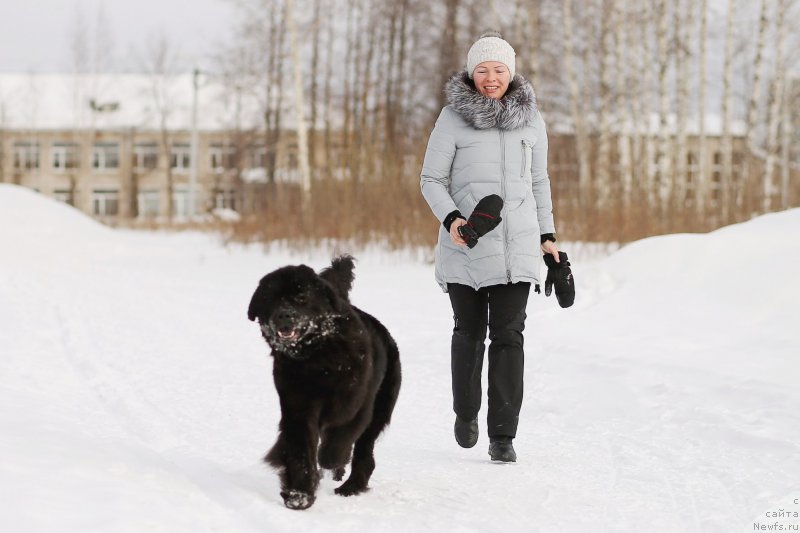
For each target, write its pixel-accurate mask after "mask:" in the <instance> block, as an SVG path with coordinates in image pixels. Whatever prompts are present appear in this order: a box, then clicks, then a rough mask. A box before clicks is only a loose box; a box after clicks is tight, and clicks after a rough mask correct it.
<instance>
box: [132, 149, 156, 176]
mask: <svg viewBox="0 0 800 533" xmlns="http://www.w3.org/2000/svg"><path fill="white" fill-rule="evenodd" d="M133 168H134V170H136V171H137V172H146V171H148V170H155V169H156V168H158V145H157V144H156V143H138V144H135V145H134V146H133Z"/></svg>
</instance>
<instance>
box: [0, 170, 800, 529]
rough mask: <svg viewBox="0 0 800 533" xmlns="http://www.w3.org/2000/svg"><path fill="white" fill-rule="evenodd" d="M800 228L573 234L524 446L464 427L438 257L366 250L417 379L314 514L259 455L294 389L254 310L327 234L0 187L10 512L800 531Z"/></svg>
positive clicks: (126, 518) (1, 411) (539, 299)
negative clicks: (275, 277)
mask: <svg viewBox="0 0 800 533" xmlns="http://www.w3.org/2000/svg"><path fill="white" fill-rule="evenodd" d="M798 230H800V210H793V211H788V212H784V213H779V214H774V215H769V216H765V217H761V218H759V219H756V220H754V221H751V222H749V223H747V224H743V225H738V226H732V227H728V228H724V229H723V230H720V231H718V232H714V233H712V234H708V235H673V236H667V237H661V238H653V239H647V240H645V241H641V242H638V243H634V244H632V245H630V246H627V247H625V248H623V249H622V250H620V251H619V252H617V253H615V254H613V255H611V256H610V257H608V258H599V259H592V260H589V259H585V260H581V259H580V258H575V257H573V265H574V272H575V276H576V279H577V282H578V299H577V301H576V305H575V306H574V307H573V308H571V309H569V310H561V309H559V308H558V306H557V305H556V303H555V300H554V299H553V298H551V299H547V298H545V297H544V296H536V295H533V296H532V298H531V302H530V304H529V307H528V315H529V320H528V328H527V331H526V369H525V383H526V397H525V402H524V405H523V411H522V415H521V421H520V427H519V433H518V437H517V439H516V441H515V447H516V449H517V453H518V455H519V462H518V463H517V464H516V465H494V464H491V463H490V462H489V461H488V455H487V454H486V448H487V446H488V442H487V439H486V437H485V435H482V436H481V440H480V441H479V443H478V445H477V446H476V447H475V448H473V449H470V450H463V449H461V448H459V447H458V446H457V445H456V444H455V442H454V440H453V437H452V422H453V415H452V412H451V409H450V383H449V342H450V341H449V329H450V328H451V318H450V315H451V311H450V308H449V303H448V300H447V298H446V296H445V295H443V294H441V292H440V291H439V290H438V288H437V287H436V285H435V283H434V282H433V273H432V266H431V265H427V264H424V263H421V262H418V261H415V260H412V259H411V258H408V257H403V256H402V255H399V254H387V253H384V254H380V253H374V252H372V253H366V254H357V255H358V256H359V259H360V260H359V263H358V265H357V270H356V283H355V288H354V293H353V300H354V302H355V303H356V304H357V305H359V306H360V307H362V308H363V309H365V310H367V311H368V312H370V313H372V314H374V315H375V316H377V317H378V318H380V319H381V320H382V321H383V322H384V323H385V324H386V325H387V326H388V328H389V329H390V331H391V332H392V333H393V335H394V336H395V338H396V340H397V341H398V344H399V346H400V350H401V357H402V360H403V370H404V382H403V389H402V390H401V394H400V399H399V402H398V405H397V408H396V411H395V416H394V419H393V423H392V425H391V426H390V428H389V430H388V431H387V432H386V433H385V434H384V436H383V437H382V438H381V440H379V442H378V445H377V448H376V461H377V468H376V471H375V474H374V475H373V478H372V481H371V487H372V490H371V491H370V492H369V493H367V494H365V495H363V496H359V497H354V498H347V499H345V498H341V497H338V496H336V495H334V494H333V489H334V488H335V486H336V485H337V484H336V483H334V482H333V481H332V480H331V479H324V480H323V481H322V483H321V487H320V493H319V495H318V499H317V502H316V503H315V505H314V506H313V507H312V508H311V509H310V510H308V511H306V512H295V511H289V510H288V509H286V508H284V507H283V505H282V501H281V498H280V496H279V495H278V481H277V477H276V476H275V474H274V473H273V472H271V471H270V470H269V469H267V468H266V467H265V466H263V465H262V464H261V463H260V457H261V456H262V455H263V453H264V452H265V451H266V449H267V448H268V447H269V446H270V445H271V443H272V442H273V440H274V437H275V430H276V424H277V420H278V415H279V413H278V407H277V396H276V394H275V392H274V389H273V387H272V381H271V359H270V358H269V356H268V352H267V348H266V346H265V345H264V344H263V341H262V340H261V338H260V336H259V333H258V328H257V326H255V325H253V324H252V323H250V322H248V321H247V318H246V310H247V304H248V302H249V298H250V295H251V293H252V291H253V289H254V288H255V286H256V284H257V282H258V279H259V278H260V277H261V276H262V275H263V274H264V273H266V272H268V271H269V270H271V269H273V268H276V267H278V266H281V265H284V264H287V263H298V262H306V263H308V264H310V265H311V266H313V267H315V268H321V267H323V266H325V261H326V259H327V257H326V254H327V252H324V253H323V252H320V253H318V254H316V255H311V256H298V255H296V254H292V253H289V252H284V251H272V252H270V253H264V252H263V251H261V250H260V249H258V248H257V247H241V246H229V247H225V246H222V245H220V244H219V243H217V242H215V240H214V239H213V238H212V237H209V236H204V235H198V234H159V233H144V232H130V231H114V230H111V229H108V228H104V227H102V226H99V225H97V224H96V223H94V222H92V221H91V220H89V219H86V218H85V217H83V216H82V215H80V214H77V213H76V212H74V211H73V210H71V209H69V208H67V207H66V206H63V205H61V204H56V203H53V202H50V201H48V200H46V199H44V198H42V197H39V196H38V195H35V194H34V193H32V192H30V191H27V190H24V189H20V188H18V187H13V186H10V185H0V355H2V357H0V427H2V438H0V457H2V459H0V502H3V503H2V505H0V531H4V532H5V531H8V532H22V531H25V532H37V531H41V532H59V533H60V532H65V531H75V532H87V531H98V532H142V531H164V532H170V533H174V532H184V531H185V532H193V533H194V532H200V531H226V532H232V531H236V532H251V531H252V532H255V531H258V532H264V531H269V532H284V531H285V532H294V531H313V532H316V531H320V532H329V531H366V530H370V531H378V532H401V531H402V532H408V531H442V530H447V531H449V532H452V533H455V532H493V531H498V532H504V533H507V532H516V531H525V532H535V531H541V532H563V531H566V532H572V531H575V532H581V531H612V532H613V531H620V532H623V531H624V532H627V531H659V532H665V531H666V532H671V531H676V532H677V531H690V532H706V531H725V532H727V531H754V523H756V525H758V523H759V521H761V523H763V524H774V523H776V522H781V523H782V524H786V527H785V528H784V531H791V530H792V529H790V528H791V527H796V528H798V529H794V530H800V526H793V524H800V518H797V519H795V518H793V515H791V516H789V517H787V516H786V515H787V514H788V513H790V512H795V511H796V512H798V513H800V504H795V503H794V501H800V500H797V499H798V498H800V454H798V452H799V451H800V450H799V449H798V443H800V409H799V407H800V355H798V354H800V332H798V326H797V324H798V313H797V302H798V301H800V281H798V279H797V276H796V274H795V272H796V268H797V267H796V265H797V264H798V263H800V240H798V239H797V234H798ZM565 249H566V251H567V252H569V251H570V249H569V248H568V247H567V246H566V245H565ZM754 249H764V250H768V251H769V253H768V254H767V253H764V254H763V255H761V256H759V255H756V253H754V252H753V250H754ZM484 420H485V415H484V414H483V413H482V414H481V418H480V421H481V422H484ZM779 510H782V511H784V516H782V517H773V516H771V515H770V513H772V512H775V515H776V516H777V515H778V512H779ZM798 516H800V514H798Z"/></svg>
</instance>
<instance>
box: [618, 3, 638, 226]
mask: <svg viewBox="0 0 800 533" xmlns="http://www.w3.org/2000/svg"><path fill="white" fill-rule="evenodd" d="M614 9H615V11H616V23H615V25H614V63H615V65H614V68H615V72H616V81H615V90H616V100H615V104H614V107H615V109H616V116H617V152H618V153H619V170H620V174H621V180H622V207H623V211H624V212H627V211H628V210H629V208H630V203H631V194H632V191H633V160H632V158H631V137H630V134H629V129H630V127H631V126H633V125H635V124H637V120H636V117H634V116H632V114H633V111H632V110H633V104H632V103H631V104H630V105H629V102H631V98H630V95H629V91H628V88H627V87H628V80H627V78H628V77H627V70H628V69H627V66H628V64H629V62H630V48H629V47H628V35H627V34H628V31H627V30H628V21H627V14H628V13H627V8H626V4H625V2H620V1H615V2H614Z"/></svg>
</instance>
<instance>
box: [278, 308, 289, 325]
mask: <svg viewBox="0 0 800 533" xmlns="http://www.w3.org/2000/svg"><path fill="white" fill-rule="evenodd" d="M291 322H292V314H291V313H290V312H289V311H287V310H285V309H283V310H280V311H278V313H277V314H276V315H275V324H277V325H279V326H281V325H284V324H288V323H291Z"/></svg>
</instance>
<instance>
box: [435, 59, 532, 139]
mask: <svg viewBox="0 0 800 533" xmlns="http://www.w3.org/2000/svg"><path fill="white" fill-rule="evenodd" d="M444 93H445V96H446V97H447V103H448V104H450V105H451V106H452V107H453V109H454V110H455V111H456V112H457V113H458V114H459V115H461V117H462V118H463V119H464V120H466V121H467V122H468V123H469V124H470V125H471V126H472V127H473V128H475V129H478V130H488V129H491V128H497V129H501V130H515V129H519V128H522V127H524V126H530V125H532V124H533V120H534V118H535V117H536V113H537V108H536V94H535V93H534V92H533V87H531V84H530V83H529V82H528V81H527V80H526V79H525V78H523V77H522V76H520V75H519V74H517V75H516V76H514V79H513V80H511V83H509V84H508V90H507V91H506V94H504V95H503V97H502V98H501V99H500V100H495V99H493V98H487V97H486V96H483V95H482V94H481V93H480V92H478V89H477V88H476V87H475V83H474V82H473V81H472V80H471V79H470V77H469V75H468V74H467V71H462V72H459V73H458V74H455V75H454V76H453V77H452V78H450V80H449V81H448V82H447V83H446V84H445V87H444Z"/></svg>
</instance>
